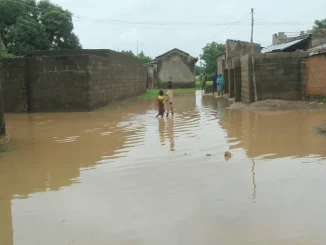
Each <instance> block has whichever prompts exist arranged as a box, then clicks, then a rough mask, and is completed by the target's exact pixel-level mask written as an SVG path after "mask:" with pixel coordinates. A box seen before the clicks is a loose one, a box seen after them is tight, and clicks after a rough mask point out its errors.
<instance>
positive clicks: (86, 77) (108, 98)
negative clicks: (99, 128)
mask: <svg viewBox="0 0 326 245" xmlns="http://www.w3.org/2000/svg"><path fill="white" fill-rule="evenodd" d="M105 51H107V54H108V56H106V55H99V56H98V55H89V54H83V52H81V53H82V54H79V55H59V56H56V55H47V56H37V55H30V56H27V57H24V58H14V59H4V60H3V66H4V69H2V72H1V74H0V76H1V77H0V80H3V84H4V86H3V87H4V94H5V100H4V101H5V102H4V104H5V107H6V111H8V112H24V111H25V109H26V108H28V111H29V112H36V111H89V110H92V109H96V108H98V107H100V106H104V105H107V104H108V103H110V102H113V101H118V100H122V99H124V98H127V97H131V96H136V95H139V94H141V93H143V92H145V91H146V80H147V79H146V76H147V73H146V68H145V67H144V66H143V64H142V62H141V61H140V60H139V59H137V58H134V57H130V56H127V55H124V54H121V53H118V52H114V51H108V50H105Z"/></svg>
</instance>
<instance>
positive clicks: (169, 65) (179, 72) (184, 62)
mask: <svg viewBox="0 0 326 245" xmlns="http://www.w3.org/2000/svg"><path fill="white" fill-rule="evenodd" d="M157 73H158V74H157V78H158V87H159V88H166V87H167V85H168V81H169V80H170V77H172V81H173V87H174V88H193V87H195V60H194V59H193V58H191V57H190V56H186V55H184V54H181V53H179V52H171V53H169V54H166V55H164V56H162V57H160V58H159V59H158V60H157Z"/></svg>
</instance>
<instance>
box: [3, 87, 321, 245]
mask: <svg viewBox="0 0 326 245" xmlns="http://www.w3.org/2000/svg"><path fill="white" fill-rule="evenodd" d="M175 100H176V114H175V118H174V119H166V118H165V119H163V120H162V119H157V118H155V117H154V116H155V115H156V110H155V102H154V101H144V100H139V101H138V100H137V101H133V102H132V103H123V104H121V105H120V106H116V107H111V108H109V109H106V110H102V111H96V112H92V113H49V114H28V115H21V114H10V115H7V117H6V119H7V127H8V133H9V134H10V137H11V141H10V148H11V149H12V150H11V151H9V152H6V153H2V154H0V244H1V245H45V244H46V245H59V244H60V245H71V244H74V245H89V244H96V245H111V244H112V245H113V244H122V245H140V244H144V245H147V244H148V245H152V244H162V245H166V244H169V245H174V244H178V245H179V244H182V245H183V244H184V245H189V244H196V245H198V244H205V245H206V244H208V245H209V244H214V245H216V244H222V245H231V244H232V245H239V244H240V245H242V244H243V245H253V244H257V245H258V244H259V245H261V244H264V245H270V244H278V245H283V244H284V245H285V244H286V245H289V244H290V245H291V244H293V245H294V244H296V245H298V244H300V245H302V244H314V245H315V244H325V242H326V233H325V229H326V211H325V207H326V196H325V195H324V192H325V188H326V137H324V136H320V135H317V134H316V132H315V130H314V126H315V125H318V124H320V123H322V122H324V120H325V118H326V112H322V111H314V112H313V111H295V112H284V111H283V112H244V111H230V110H226V109H225V107H226V106H227V104H226V102H225V101H223V100H222V99H216V98H213V97H212V96H209V95H208V96H204V97H202V96H201V94H200V92H197V93H196V94H189V95H182V96H177V97H176V99H175ZM225 151H230V152H231V153H232V158H231V159H229V160H228V161H226V160H225V158H224V152H225ZM207 154H208V155H207ZM209 154H211V155H209Z"/></svg>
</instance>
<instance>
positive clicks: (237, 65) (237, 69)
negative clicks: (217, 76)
mask: <svg viewBox="0 0 326 245" xmlns="http://www.w3.org/2000/svg"><path fill="white" fill-rule="evenodd" d="M232 69H234V77H233V84H234V97H235V101H241V60H240V58H239V57H237V58H234V59H233V60H232Z"/></svg>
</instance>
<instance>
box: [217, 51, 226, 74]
mask: <svg viewBox="0 0 326 245" xmlns="http://www.w3.org/2000/svg"><path fill="white" fill-rule="evenodd" d="M225 57H226V54H222V55H220V56H218V57H217V73H222V74H223V73H224V69H225ZM223 75H224V74H223Z"/></svg>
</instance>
